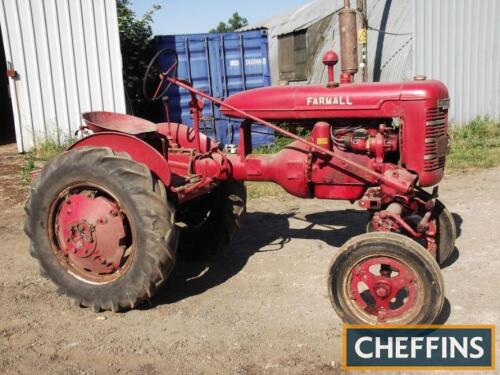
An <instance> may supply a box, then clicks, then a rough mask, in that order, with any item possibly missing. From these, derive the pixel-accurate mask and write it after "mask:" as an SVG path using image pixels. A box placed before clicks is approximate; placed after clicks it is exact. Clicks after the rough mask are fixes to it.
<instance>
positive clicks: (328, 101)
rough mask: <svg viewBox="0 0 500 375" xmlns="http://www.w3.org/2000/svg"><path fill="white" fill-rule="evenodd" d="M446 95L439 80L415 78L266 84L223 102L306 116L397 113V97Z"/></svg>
mask: <svg viewBox="0 0 500 375" xmlns="http://www.w3.org/2000/svg"><path fill="white" fill-rule="evenodd" d="M447 97H448V90H447V89H446V86H445V85H444V84H443V83H441V82H440V81H412V82H404V83H353V84H342V85H340V86H338V87H331V88H330V87H326V86H274V87H263V88H258V89H253V90H249V91H243V92H240V93H238V94H235V95H232V96H230V97H229V98H227V99H226V100H225V101H224V103H225V104H228V105H231V106H233V107H235V108H237V109H240V110H243V111H245V112H248V113H249V114H251V115H253V116H257V117H259V118H262V119H265V120H304V119H315V118H324V117H372V116H374V115H380V116H397V115H399V113H398V108H399V106H397V105H395V103H394V102H395V101H400V100H401V101H403V100H404V101H407V100H429V99H432V100H434V99H440V98H447ZM222 111H223V113H224V114H225V115H227V116H230V117H237V118H244V117H245V116H242V115H241V114H239V113H237V112H236V111H233V110H231V109H229V108H225V107H224V106H222ZM367 111H369V112H367ZM374 111H375V112H374ZM377 112H380V114H377Z"/></svg>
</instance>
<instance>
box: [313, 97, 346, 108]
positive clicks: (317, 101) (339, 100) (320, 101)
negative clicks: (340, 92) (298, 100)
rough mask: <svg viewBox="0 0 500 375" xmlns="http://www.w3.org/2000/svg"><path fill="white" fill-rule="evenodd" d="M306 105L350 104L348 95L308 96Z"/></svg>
mask: <svg viewBox="0 0 500 375" xmlns="http://www.w3.org/2000/svg"><path fill="white" fill-rule="evenodd" d="M306 102H307V105H308V106H311V105H318V106H319V105H352V102H351V99H350V98H349V97H348V96H308V97H307V100H306Z"/></svg>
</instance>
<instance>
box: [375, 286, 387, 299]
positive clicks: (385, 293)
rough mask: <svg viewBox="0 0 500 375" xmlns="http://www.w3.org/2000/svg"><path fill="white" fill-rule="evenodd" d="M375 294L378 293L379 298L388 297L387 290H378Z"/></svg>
mask: <svg viewBox="0 0 500 375" xmlns="http://www.w3.org/2000/svg"><path fill="white" fill-rule="evenodd" d="M375 293H377V296H379V297H382V298H383V297H387V290H385V288H377V289H376V290H375Z"/></svg>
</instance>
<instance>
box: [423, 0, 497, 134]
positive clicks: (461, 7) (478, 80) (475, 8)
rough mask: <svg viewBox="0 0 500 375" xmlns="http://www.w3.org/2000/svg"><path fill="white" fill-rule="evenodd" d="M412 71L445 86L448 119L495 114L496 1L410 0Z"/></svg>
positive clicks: (455, 119) (464, 118)
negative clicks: (411, 7) (447, 94)
mask: <svg viewBox="0 0 500 375" xmlns="http://www.w3.org/2000/svg"><path fill="white" fill-rule="evenodd" d="M413 14H414V18H413V34H414V58H413V67H414V72H416V73H419V74H426V75H427V76H428V77H432V78H438V79H440V80H442V81H443V82H444V83H446V85H447V86H448V90H449V91H450V97H451V114H452V115H451V116H450V117H451V120H452V121H453V122H455V123H456V124H459V125H460V124H463V123H466V122H468V121H470V120H472V119H473V118H474V117H476V116H477V115H488V116H491V117H493V118H496V119H500V2H499V1H498V0H482V1H474V0H440V1H431V0H413Z"/></svg>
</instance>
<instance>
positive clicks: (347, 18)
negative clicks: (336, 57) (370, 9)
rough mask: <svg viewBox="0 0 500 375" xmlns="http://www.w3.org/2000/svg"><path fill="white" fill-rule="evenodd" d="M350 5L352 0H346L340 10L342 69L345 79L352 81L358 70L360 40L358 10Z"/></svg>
mask: <svg viewBox="0 0 500 375" xmlns="http://www.w3.org/2000/svg"><path fill="white" fill-rule="evenodd" d="M350 6H351V5H350V1H349V0H345V1H344V8H343V9H342V10H341V11H340V12H339V30H340V69H341V71H342V76H343V77H342V78H344V79H343V81H347V80H348V79H349V82H352V76H353V75H354V74H355V73H357V72H358V41H357V35H356V34H357V25H356V11H355V10H354V9H351V7H350Z"/></svg>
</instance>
